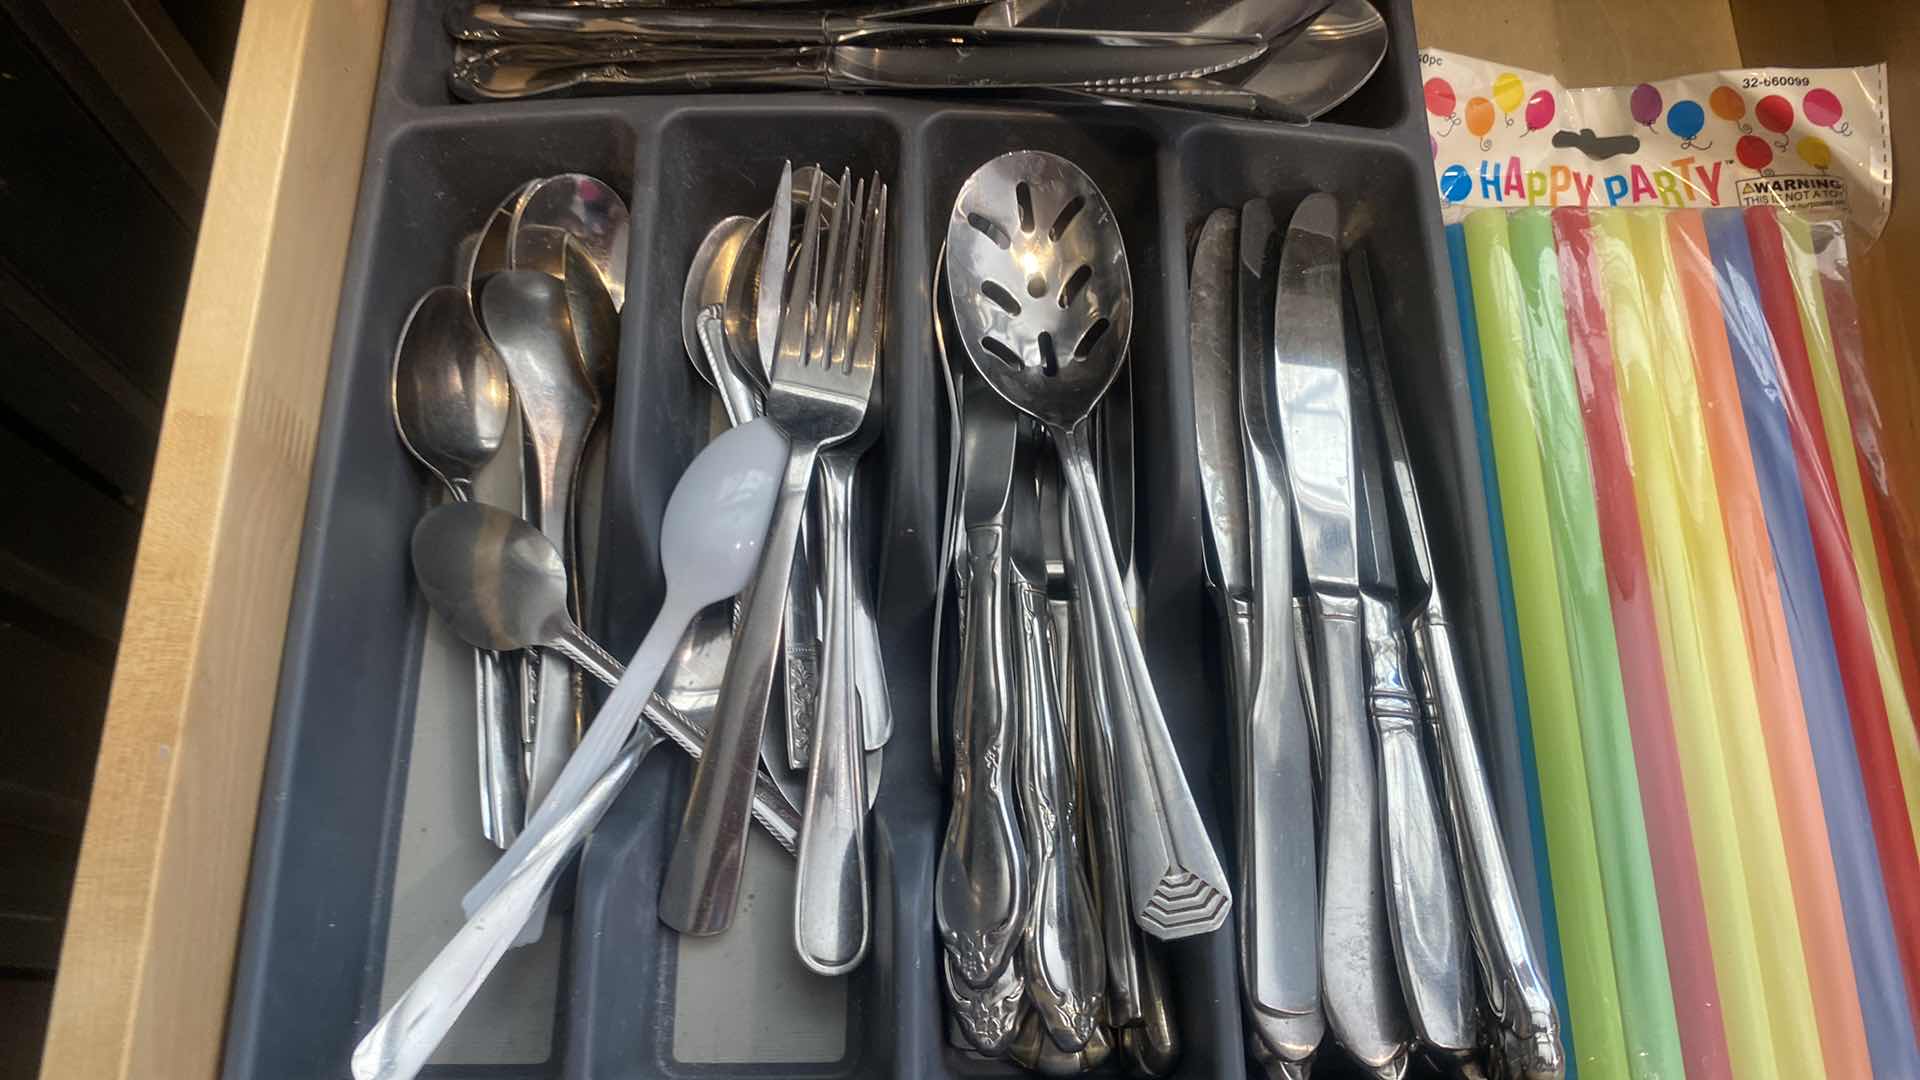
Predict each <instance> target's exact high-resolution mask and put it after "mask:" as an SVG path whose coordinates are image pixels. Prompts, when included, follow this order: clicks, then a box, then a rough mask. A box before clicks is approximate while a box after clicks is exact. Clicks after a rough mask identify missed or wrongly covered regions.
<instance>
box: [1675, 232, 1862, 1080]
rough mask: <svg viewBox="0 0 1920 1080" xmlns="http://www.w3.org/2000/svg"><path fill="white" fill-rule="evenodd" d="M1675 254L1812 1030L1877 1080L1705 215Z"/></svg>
mask: <svg viewBox="0 0 1920 1080" xmlns="http://www.w3.org/2000/svg"><path fill="white" fill-rule="evenodd" d="M1665 217H1666V223H1667V239H1668V242H1669V250H1670V251H1671V252H1672V255H1673V262H1674V268H1675V270H1676V272H1677V275H1678V278H1679V282H1680V293H1681V296H1682V299H1683V301H1684V303H1685V309H1686V314H1687V331H1688V333H1689V334H1690V335H1691V337H1690V340H1691V342H1692V345H1693V363H1694V371H1695V374H1696V376H1697V378H1698V379H1699V387H1700V399H1701V404H1702V406H1703V408H1702V410H1701V419H1702V420H1703V421H1704V423H1705V429H1706V437H1707V447H1706V448H1707V450H1708V452H1709V456H1710V457H1711V458H1712V469H1713V474H1714V476H1715V478H1716V480H1717V487H1718V490H1719V494H1720V509H1721V513H1722V515H1723V522H1722V528H1723V530H1724V532H1725V536H1726V543H1727V551H1728V553H1729V555H1730V557H1731V569H1732V571H1733V586H1734V591H1735V594H1736V595H1737V597H1738V599H1739V602H1740V614H1741V618H1742V621H1743V622H1744V624H1745V627H1746V638H1747V646H1748V650H1749V653H1750V656H1751V661H1752V665H1753V666H1752V677H1753V684H1754V688H1755V692H1756V693H1755V698H1756V702H1757V704H1758V705H1759V713H1758V716H1757V720H1758V724H1759V727H1760V730H1761V733H1762V734H1763V736H1764V739H1765V745H1766V751H1767V754H1766V759H1767V762H1768V764H1769V765H1770V766H1771V767H1772V776H1773V793H1774V799H1775V802H1776V803H1777V805H1778V807H1779V811H1780V831H1781V837H1782V839H1783V840H1784V842H1785V845H1786V855H1787V865H1788V870H1789V873H1790V874H1791V878H1792V883H1793V897H1794V902H1795V908H1796V911H1797V912H1798V914H1799V925H1800V937H1801V941H1802V942H1803V944H1804V945H1805V947H1806V969H1807V977H1808V980H1809V982H1810V984H1811V986H1812V988H1813V1007H1814V1020H1815V1025H1816V1027H1817V1028H1818V1030H1819V1035H1820V1045H1821V1047H1822V1049H1823V1052H1824V1056H1825V1058H1826V1063H1827V1072H1828V1075H1830V1076H1868V1075H1871V1070H1872V1065H1871V1063H1870V1059H1869V1057H1868V1053H1867V1031H1866V1025H1865V1022H1864V1021H1863V1020H1862V1018H1861V1015H1860V992H1859V988H1858V986H1857V985H1856V984H1855V982H1854V975H1853V955H1852V953H1851V952H1850V951H1849V950H1848V948H1847V925H1846V918H1845V916H1844V915H1843V914H1842V912H1841V908H1840V886H1839V883H1838V881H1837V880H1836V879H1835V877H1834V868H1833V852H1832V850H1831V849H1830V848H1829V847H1828V846H1827V821H1826V812H1825V809H1824V808H1823V807H1822V805H1821V800H1820V784H1819V778H1818V774H1817V773H1816V772H1815V770H1814V767H1813V748H1812V745H1811V744H1810V743H1809V741H1808V737H1807V720H1806V714H1805V713H1804V712H1803V711H1802V708H1801V698H1800V680H1799V677H1798V675H1797V673H1796V669H1795V667H1794V663H1793V646H1792V643H1791V642H1790V641H1789V639H1788V637H1787V628H1786V615H1785V613H1784V612H1783V611H1782V609H1781V606H1780V581H1779V577H1778V576H1777V575H1776V574H1775V573H1774V569H1773V551H1772V547H1771V546H1770V544H1769V543H1768V540H1767V523H1766V513H1765V512H1764V511H1763V510H1762V509H1761V506H1760V484H1759V480H1758V478H1757V477H1756V475H1755V473H1754V464H1753V453H1752V450H1751V449H1750V448H1749V446H1748V444H1747V426H1746V418H1745V416H1744V415H1743V414H1742V410H1741V407H1740V392H1739V387H1738V384H1737V383H1736V382H1735V380H1734V374H1733V361H1732V359H1731V353H1730V351H1729V348H1730V347H1729V345H1728V343H1727V331H1726V320H1725V317H1724V316H1723V314H1722V312H1721V310H1720V290H1719V288H1718V287H1717V286H1716V285H1715V283H1714V278H1713V262H1712V259H1711V257H1710V256H1709V255H1708V254H1707V234H1706V227H1705V225H1704V223H1703V222H1702V221H1701V218H1700V214H1699V212H1698V211H1692V210H1679V211H1675V212H1673V213H1671V214H1667V215H1665Z"/></svg>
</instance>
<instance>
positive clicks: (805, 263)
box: [772, 170, 888, 399]
mask: <svg viewBox="0 0 1920 1080" xmlns="http://www.w3.org/2000/svg"><path fill="white" fill-rule="evenodd" d="M887 201H888V193H887V186H886V185H885V184H883V183H881V182H880V177H879V175H878V174H877V173H876V174H874V175H873V176H872V177H871V178H862V179H861V180H860V181H859V182H858V183H857V184H856V183H855V182H854V180H853V174H852V170H845V171H843V172H842V173H841V176H840V197H839V205H838V206H837V207H836V208H835V209H834V210H832V211H831V212H830V211H828V210H827V209H826V207H825V206H824V200H823V198H822V192H821V182H820V177H819V174H818V173H816V174H815V184H814V187H813V189H812V190H811V192H810V193H809V198H808V200H807V210H806V216H805V219H804V221H803V222H802V225H801V239H800V249H799V255H798V257H797V259H796V263H797V265H796V266H795V268H794V273H793V285H792V290H791V292H790V293H789V295H788V297H787V303H786V308H785V310H784V312H783V313H782V317H781V324H780V336H779V347H778V348H777V349H776V350H775V355H774V364H773V372H772V376H773V379H772V381H773V382H774V383H776V384H778V383H782V382H785V383H787V384H789V385H790V386H797V385H798V384H802V383H804V384H807V385H808V386H809V387H810V388H811V389H813V390H815V391H828V390H831V391H833V392H835V393H838V394H842V395H846V396H850V397H856V398H861V399H865V398H867V397H869V396H870V394H871V390H872V386H873V375H874V369H875V366H876V365H877V363H878V361H879V354H880V338H881V328H882V326H883V324H884V321H885V311H886V304H885V283H886V273H885V267H886V238H887V231H886V214H887ZM827 219H830V220H827ZM823 230H824V231H825V232H826V238H825V241H824V244H823V242H822V240H821V237H820V234H821V232H822V231H823ZM823 247H824V252H823V251H822V248H823Z"/></svg>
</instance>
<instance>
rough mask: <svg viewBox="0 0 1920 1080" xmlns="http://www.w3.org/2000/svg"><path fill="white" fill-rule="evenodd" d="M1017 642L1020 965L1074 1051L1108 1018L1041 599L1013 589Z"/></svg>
mask: <svg viewBox="0 0 1920 1080" xmlns="http://www.w3.org/2000/svg"><path fill="white" fill-rule="evenodd" d="M1013 591H1014V594H1015V596H1016V607H1017V609H1018V610H1017V612H1016V618H1015V623H1016V627H1015V630H1016V636H1017V638H1018V640H1019V670H1020V693H1019V705H1018V708H1019V712H1020V721H1021V722H1020V725H1019V728H1018V731H1019V738H1020V755H1019V757H1020V773H1021V785H1020V796H1021V802H1020V812H1021V819H1022V820H1023V821H1024V822H1025V823H1026V835H1027V850H1028V853H1029V856H1030V860H1031V862H1032V866H1033V903H1032V908H1031V910H1030V912H1029V913H1028V917H1027V933H1026V936H1025V941H1024V946H1025V947H1024V949H1023V952H1022V956H1023V958H1024V960H1025V967H1026V973H1027V986H1028V993H1029V994H1030V995H1031V997H1032V998H1033V1003H1034V1006H1035V1008H1036V1009H1037V1010H1038V1011H1039V1013H1040V1019H1041V1022H1042V1023H1043V1024H1045V1025H1046V1028H1047V1033H1048V1035H1049V1036H1050V1037H1051V1038H1052V1040H1053V1042H1054V1043H1055V1045H1057V1046H1059V1047H1060V1048H1061V1049H1063V1050H1069V1051H1078V1050H1080V1049H1082V1048H1084V1047H1085V1046H1086V1045H1087V1042H1088V1040H1090V1039H1092V1038H1093V1030H1094V1027H1095V1026H1096V1025H1097V1024H1098V1023H1099V1021H1100V1018H1101V1016H1102V1015H1103V1014H1104V1012H1105V1008H1104V1002H1105V998H1106V969H1105V962H1106V958H1105V954H1104V953H1103V952H1102V950H1101V946H1100V921H1099V916H1098V913H1097V911H1096V910H1095V908H1094V902H1093V894H1092V891H1091V887H1090V884H1089V882H1088V878H1087V866H1086V858H1085V849H1084V847H1083V845H1082V839H1081V835H1080V820H1081V817H1080V812H1079V807H1078V805H1077V802H1078V799H1077V796H1076V793H1075V791H1074V788H1073V783H1072V779H1073V778H1072V773H1071V771H1070V766H1069V763H1068V760H1067V739H1066V726H1065V717H1064V716H1063V715H1062V713H1061V709H1060V700H1059V696H1058V693H1057V686H1056V683H1055V679H1054V663H1053V614H1052V611H1051V609H1050V608H1049V607H1048V604H1047V596H1046V593H1045V592H1044V591H1043V590H1042V589H1040V588H1038V587H1037V586H1035V585H1034V584H1033V583H1031V582H1027V581H1024V580H1021V579H1019V578H1018V577H1017V576H1016V577H1015V580H1014V585H1013Z"/></svg>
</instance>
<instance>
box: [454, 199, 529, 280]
mask: <svg viewBox="0 0 1920 1080" xmlns="http://www.w3.org/2000/svg"><path fill="white" fill-rule="evenodd" d="M534 183H535V181H532V180H529V181H527V182H526V183H524V184H521V185H520V186H519V187H517V188H514V189H513V191H511V192H510V193H508V195H507V197H506V198H504V199H502V200H500V205H498V206H496V207H494V208H493V212H492V213H490V214H488V215H487V220H486V223H485V224H484V225H482V226H480V231H478V232H476V233H474V234H472V235H471V236H468V237H467V238H466V239H465V240H463V241H461V243H460V249H459V251H457V252H456V253H455V255H454V282H453V283H454V284H455V285H456V286H458V287H459V288H460V289H461V291H463V292H465V293H466V294H467V297H468V299H469V300H471V301H472V302H473V308H474V310H475V311H478V310H480V294H479V293H478V292H477V291H476V289H475V286H476V285H477V283H479V282H482V281H485V280H486V277H487V275H488V274H492V273H496V272H498V271H501V270H511V269H513V264H512V260H511V259H510V258H509V257H508V254H507V233H508V232H509V231H510V230H511V229H512V227H513V210H514V207H516V206H518V205H520V196H521V195H523V194H525V193H526V190H527V189H528V188H529V187H532V186H533V185H534Z"/></svg>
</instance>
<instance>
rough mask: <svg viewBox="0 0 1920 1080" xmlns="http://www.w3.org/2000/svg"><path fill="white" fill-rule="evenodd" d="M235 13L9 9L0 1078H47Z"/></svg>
mask: <svg viewBox="0 0 1920 1080" xmlns="http://www.w3.org/2000/svg"><path fill="white" fill-rule="evenodd" d="M241 5H242V0H0V361H3V362H4V366H0V475H5V477H6V478H7V479H6V482H5V489H6V491H7V497H6V498H5V499H4V506H5V508H4V509H3V510H0V520H4V522H5V526H4V527H0V686H4V687H5V688H6V691H5V693H6V697H7V698H8V699H9V700H8V702H7V706H8V707H7V710H6V713H7V719H6V721H5V722H4V723H0V731H4V732H5V739H6V749H5V751H4V752H0V1078H10V1077H29V1076H33V1075H35V1074H36V1073H37V1072H38V1069H39V1061H40V1050H41V1042H42V1040H43V1037H44V1030H45V1026H46V1020H47V1007H48V1005H49V1003H50V1002H51V999H52V996H53V975H54V969H55V965H56V963H57V961H58V957H59V952H60V940H61V933H62V930H63V928H64V922H65V913H66V907H67V894H68V891H69V890H70V888H71V887H72V879H73V869H74V860H75V857H76V856H77V855H78V853H79V849H80V832H81V828H82V826H83V825H84V824H85V820H86V807H87V792H88V788H89V786H90V785H91V783H92V778H93V764H94V756H95V753H96V751H97V750H98V749H99V744H100V724H101V720H102V718H103V716H104V714H105V711H106V704H107V689H108V681H109V679H110V677H111V675H112V673H113V661H114V654H115V652H116V650H117V648H118V646H119V640H120V623H121V617H122V615H123V613H124V611H125V607H126V600H127V584H128V580H129V577H130V575H131V573H132V570H133V554H134V547H135V544H136V542H137V540H138V538H139V533H140V515H141V511H142V510H143V508H144V506H145V503H146V494H147V480H148V477H149V475H150V474H151V471H152V467H153V452H154V444H155V441H156V440H157V438H158V436H159V432H160V409H161V404H162V402H163V401H164V400H165V398H166V388H167V375H168V372H169V369H170V368H171V366H172V363H173V349H174V339H175V337H176V335H177V333H178V329H179V323H180V313H181V305H182V303H183V302H184V300H185V297H186V292H187V276H188V272H189V270H190V268H191V266H192V262H193V245H194V234H195V231H196V230H197V228H198V226H199V221H200V210H201V203H202V200H203V199H204V198H205V195H206V185H207V174H208V171H209V168H210V166H211V164H212V159H213V146H214V140H215V137H216V135H217V134H218V131H219V122H220V109H221V103H222V101H221V99H222V93H223V88H224V87H225V85H226V80H227V74H228V71H229V70H230V69H231V67H232V62H233V45H234V38H235V36H236V33H237V32H238V30H239V25H240V9H241Z"/></svg>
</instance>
